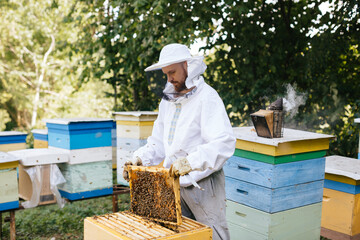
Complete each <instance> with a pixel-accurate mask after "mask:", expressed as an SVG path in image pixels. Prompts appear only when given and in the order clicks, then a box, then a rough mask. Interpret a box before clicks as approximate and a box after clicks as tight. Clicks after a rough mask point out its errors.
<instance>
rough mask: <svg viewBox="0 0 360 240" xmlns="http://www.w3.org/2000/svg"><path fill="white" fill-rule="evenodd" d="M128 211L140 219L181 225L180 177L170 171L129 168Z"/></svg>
mask: <svg viewBox="0 0 360 240" xmlns="http://www.w3.org/2000/svg"><path fill="white" fill-rule="evenodd" d="M128 169H129V170H128V171H129V178H130V198H131V211H132V212H133V213H135V214H137V215H139V216H143V217H148V218H151V219H153V220H156V221H159V222H163V223H166V224H172V225H175V226H179V225H180V224H181V205H180V183H179V178H172V177H170V176H169V169H165V168H158V167H143V166H129V167H128Z"/></svg>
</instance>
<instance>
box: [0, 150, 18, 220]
mask: <svg viewBox="0 0 360 240" xmlns="http://www.w3.org/2000/svg"><path fill="white" fill-rule="evenodd" d="M18 161H19V158H17V157H15V156H13V155H10V154H8V153H5V152H0V212H2V211H5V210H10V209H15V208H18V207H19V193H18V181H17V171H16V168H17V166H18ZM0 226H1V225H0Z"/></svg>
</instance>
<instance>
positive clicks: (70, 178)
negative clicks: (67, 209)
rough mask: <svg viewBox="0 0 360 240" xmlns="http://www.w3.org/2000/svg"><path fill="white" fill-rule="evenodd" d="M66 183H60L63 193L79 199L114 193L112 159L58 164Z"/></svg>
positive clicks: (72, 198)
mask: <svg viewBox="0 0 360 240" xmlns="http://www.w3.org/2000/svg"><path fill="white" fill-rule="evenodd" d="M58 166H59V168H60V171H61V173H62V174H63V175H64V178H65V180H66V183H63V184H60V185H58V188H59V192H60V193H61V195H62V196H63V197H65V198H67V199H69V200H78V199H83V198H91V197H96V196H104V195H109V194H112V192H113V188H112V186H113V182H112V160H107V161H99V162H90V163H82V164H73V165H70V164H66V163H63V164H58Z"/></svg>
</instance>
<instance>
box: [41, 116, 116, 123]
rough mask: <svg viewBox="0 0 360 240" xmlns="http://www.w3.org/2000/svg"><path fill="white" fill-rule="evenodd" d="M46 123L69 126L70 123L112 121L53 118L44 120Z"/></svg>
mask: <svg viewBox="0 0 360 240" xmlns="http://www.w3.org/2000/svg"><path fill="white" fill-rule="evenodd" d="M43 121H44V122H46V123H55V124H70V123H85V122H107V121H111V122H112V121H113V119H111V118H85V117H83V118H54V119H44V120H43Z"/></svg>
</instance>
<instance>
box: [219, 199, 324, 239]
mask: <svg viewBox="0 0 360 240" xmlns="http://www.w3.org/2000/svg"><path fill="white" fill-rule="evenodd" d="M226 205H227V206H226V218H227V221H228V225H229V231H230V236H231V239H246V240H248V239H256V240H259V239H273V240H289V239H291V240H293V239H298V240H319V239H320V223H321V203H316V204H311V205H307V206H303V207H300V208H294V209H291V210H287V211H282V212H278V213H274V214H270V213H266V212H263V211H259V210H257V209H254V208H251V207H247V206H245V205H242V204H239V203H235V202H232V201H229V200H228V201H227V203H226Z"/></svg>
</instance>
